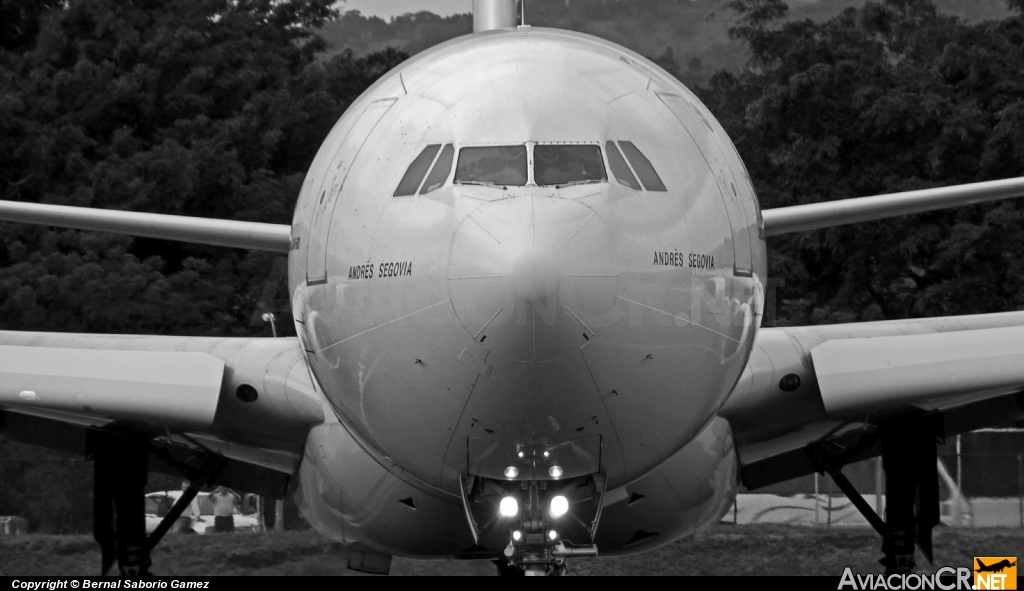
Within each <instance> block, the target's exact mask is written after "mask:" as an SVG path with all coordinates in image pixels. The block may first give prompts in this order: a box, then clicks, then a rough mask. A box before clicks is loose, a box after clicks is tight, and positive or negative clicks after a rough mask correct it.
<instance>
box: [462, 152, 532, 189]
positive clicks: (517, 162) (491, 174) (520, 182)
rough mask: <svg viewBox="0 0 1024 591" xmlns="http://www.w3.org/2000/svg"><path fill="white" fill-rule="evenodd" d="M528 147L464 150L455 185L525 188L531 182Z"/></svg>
mask: <svg viewBox="0 0 1024 591" xmlns="http://www.w3.org/2000/svg"><path fill="white" fill-rule="evenodd" d="M527 178H528V176H527V171H526V146H479V147H472V148H462V150H460V151H459V164H458V166H457V167H456V168H455V184H460V183H461V184H481V185H501V186H505V187H508V186H513V187H522V186H524V185H525V184H526V180H527Z"/></svg>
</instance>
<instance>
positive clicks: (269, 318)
mask: <svg viewBox="0 0 1024 591" xmlns="http://www.w3.org/2000/svg"><path fill="white" fill-rule="evenodd" d="M262 318H263V322H269V323H270V333H271V334H272V335H274V338H275V339H276V338H277V324H275V323H274V320H276V318H274V313H273V312H267V313H266V314H264V315H263V316H262Z"/></svg>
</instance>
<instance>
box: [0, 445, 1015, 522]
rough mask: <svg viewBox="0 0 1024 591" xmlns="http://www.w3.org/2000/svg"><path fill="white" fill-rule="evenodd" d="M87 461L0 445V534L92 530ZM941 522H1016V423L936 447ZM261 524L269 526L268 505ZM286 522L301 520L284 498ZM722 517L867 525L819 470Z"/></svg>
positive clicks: (860, 471)
mask: <svg viewBox="0 0 1024 591" xmlns="http://www.w3.org/2000/svg"><path fill="white" fill-rule="evenodd" d="M844 473H845V474H846V475H847V477H848V478H849V479H850V481H851V482H852V483H853V485H854V486H855V487H856V489H857V490H858V491H860V492H861V494H862V495H863V496H864V497H865V499H866V500H867V501H868V503H869V504H871V506H872V507H875V509H876V511H877V512H878V513H879V514H884V511H885V499H884V496H880V495H881V493H884V490H885V484H884V483H885V480H884V473H883V472H882V470H881V461H880V460H878V459H874V460H868V461H865V462H860V463H857V464H852V465H850V466H847V467H846V468H845V469H844ZM92 479H93V465H92V462H86V461H84V460H83V459H82V458H80V457H77V456H61V455H59V454H53V453H50V452H47V451H45V450H41V449H39V448H35V447H30V446H23V445H19V444H14V443H7V444H3V445H0V535H3V534H4V533H22V532H24V531H26V530H27V531H29V532H36V533H45V534H88V533H91V532H92V512H93V505H92V488H93V487H92ZM939 488H940V498H941V500H942V520H943V522H944V523H945V524H947V525H950V526H962V527H1022V528H1024V429H1016V430H1010V429H1007V430H992V429H990V430H982V431H976V432H973V433H968V434H965V435H963V436H960V437H956V438H951V439H950V440H949V441H947V442H946V443H945V444H944V445H942V446H940V448H939ZM146 490H147V492H156V491H179V490H181V479H179V478H175V477H171V476H166V475H163V474H155V473H153V474H150V476H149V482H148V484H147V488H146ZM263 506H264V507H265V508H266V511H265V512H264V513H263V515H262V518H261V519H260V520H259V521H260V522H262V523H264V524H266V525H268V526H271V527H273V524H274V514H273V513H274V510H275V509H274V503H273V502H266V503H263ZM284 516H285V519H284V521H285V528H286V529H305V528H307V527H308V526H307V525H306V524H305V523H304V522H303V521H302V519H301V517H299V516H298V513H297V511H296V509H295V507H294V504H293V503H291V501H290V500H288V501H286V504H285V510H284ZM723 521H724V522H726V523H736V524H748V523H781V524H791V525H809V526H821V527H832V526H836V527H840V526H850V525H863V526H866V525H867V521H866V520H865V519H864V518H863V517H862V516H861V515H860V513H859V512H858V511H857V510H856V509H855V508H854V507H853V505H852V504H851V503H850V501H849V500H848V499H847V498H846V497H845V496H844V495H843V494H842V493H841V492H840V491H839V488H838V487H837V486H836V485H835V483H833V482H832V479H831V478H829V477H828V476H818V475H809V476H804V477H801V478H797V479H794V480H790V481H787V482H783V483H779V484H776V485H772V486H770V487H766V488H764V489H759V490H757V491H752V492H751V493H749V494H740V495H738V496H737V499H736V504H735V505H734V506H733V509H732V510H731V511H730V512H729V513H728V514H727V515H726V517H725V518H724V519H723Z"/></svg>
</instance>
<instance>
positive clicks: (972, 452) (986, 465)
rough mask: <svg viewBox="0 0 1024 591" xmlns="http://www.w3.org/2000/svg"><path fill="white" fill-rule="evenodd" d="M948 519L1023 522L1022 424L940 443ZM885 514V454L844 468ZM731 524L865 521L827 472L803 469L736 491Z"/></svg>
mask: <svg viewBox="0 0 1024 591" xmlns="http://www.w3.org/2000/svg"><path fill="white" fill-rule="evenodd" d="M938 471H939V496H940V499H941V510H942V522H943V523H944V524H946V525H949V526H959V527H1020V528H1024V429H983V430H981V431H975V432H972V433H967V434H964V435H962V436H957V437H955V438H950V439H949V440H947V441H946V442H945V443H944V444H943V445H941V446H940V447H939V465H938ZM843 473H844V474H845V475H846V476H847V478H849V479H850V481H851V483H852V484H853V485H854V488H856V489H857V491H858V492H860V493H861V495H862V496H863V497H864V499H865V500H866V501H867V502H868V504H870V505H871V506H872V507H873V508H874V509H875V511H876V512H877V513H878V514H879V515H883V516H884V514H885V513H884V512H885V496H884V494H885V475H884V472H883V470H882V461H881V458H875V459H871V460H867V461H864V462H859V463H856V464H851V465H849V466H846V467H845V468H844V469H843ZM723 522H725V523H735V524H748V523H780V524H790V525H809V526H821V527H833V526H837V527H838V526H851V525H855V526H867V525H868V523H867V520H866V519H864V517H863V516H862V515H861V514H860V512H859V511H857V509H856V508H855V507H854V506H853V504H852V503H851V502H850V501H849V499H847V498H846V496H845V495H844V494H843V493H842V492H840V490H839V487H838V486H837V485H836V484H835V483H834V482H833V481H832V479H831V478H830V477H828V476H827V475H824V476H819V475H817V474H813V475H808V476H804V477H802V478H797V479H794V480H789V481H786V482H782V483H779V484H775V485H772V486H769V487H765V488H763V489H758V490H756V491H751V492H750V493H741V494H739V495H737V498H736V503H735V505H734V506H733V508H732V510H731V511H730V512H729V513H728V514H727V515H726V516H725V518H724V519H723Z"/></svg>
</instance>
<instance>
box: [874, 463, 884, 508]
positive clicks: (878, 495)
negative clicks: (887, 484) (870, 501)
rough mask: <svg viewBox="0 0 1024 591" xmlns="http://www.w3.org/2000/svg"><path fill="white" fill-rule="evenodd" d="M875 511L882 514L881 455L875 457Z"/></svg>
mask: <svg viewBox="0 0 1024 591" xmlns="http://www.w3.org/2000/svg"><path fill="white" fill-rule="evenodd" d="M875 513H878V514H879V515H881V514H882V456H878V457H877V458H875Z"/></svg>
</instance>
